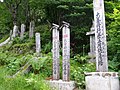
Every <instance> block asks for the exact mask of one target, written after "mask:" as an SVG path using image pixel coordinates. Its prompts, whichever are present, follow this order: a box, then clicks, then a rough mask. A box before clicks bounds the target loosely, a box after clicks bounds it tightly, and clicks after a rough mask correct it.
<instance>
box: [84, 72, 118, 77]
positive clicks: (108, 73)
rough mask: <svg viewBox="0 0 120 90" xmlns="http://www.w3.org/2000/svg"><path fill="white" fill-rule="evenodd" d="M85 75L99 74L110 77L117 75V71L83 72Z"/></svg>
mask: <svg viewBox="0 0 120 90" xmlns="http://www.w3.org/2000/svg"><path fill="white" fill-rule="evenodd" d="M84 74H85V76H101V77H106V76H111V77H119V73H118V72H85V73H84Z"/></svg>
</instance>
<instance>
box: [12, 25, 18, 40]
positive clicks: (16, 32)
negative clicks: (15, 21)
mask: <svg viewBox="0 0 120 90" xmlns="http://www.w3.org/2000/svg"><path fill="white" fill-rule="evenodd" d="M17 35H18V26H16V25H15V26H14V27H13V34H12V37H13V38H14V37H16V36H17Z"/></svg>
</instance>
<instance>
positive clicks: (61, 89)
mask: <svg viewBox="0 0 120 90" xmlns="http://www.w3.org/2000/svg"><path fill="white" fill-rule="evenodd" d="M61 27H62V45H63V46H62V56H63V61H62V64H63V65H62V68H63V70H62V80H60V70H59V68H60V66H59V44H60V43H59V30H58V29H59V26H58V25H56V24H53V27H52V35H53V36H52V38H53V49H52V52H53V79H52V80H50V81H48V82H49V83H50V86H51V87H52V88H53V90H74V88H75V82H74V81H70V29H69V23H67V22H63V25H62V26H61Z"/></svg>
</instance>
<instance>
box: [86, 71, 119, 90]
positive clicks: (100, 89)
mask: <svg viewBox="0 0 120 90" xmlns="http://www.w3.org/2000/svg"><path fill="white" fill-rule="evenodd" d="M85 74H86V77H85V81H86V90H120V84H119V77H118V73H117V72H91V73H85Z"/></svg>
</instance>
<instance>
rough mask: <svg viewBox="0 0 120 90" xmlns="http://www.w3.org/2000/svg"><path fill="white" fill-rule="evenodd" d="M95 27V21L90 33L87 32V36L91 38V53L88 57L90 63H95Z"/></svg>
mask: <svg viewBox="0 0 120 90" xmlns="http://www.w3.org/2000/svg"><path fill="white" fill-rule="evenodd" d="M94 27H95V25H94V21H93V25H92V27H91V29H90V32H87V33H86V35H89V36H90V52H89V53H88V55H89V56H90V58H91V59H90V62H95V56H96V55H95V28H94Z"/></svg>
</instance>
